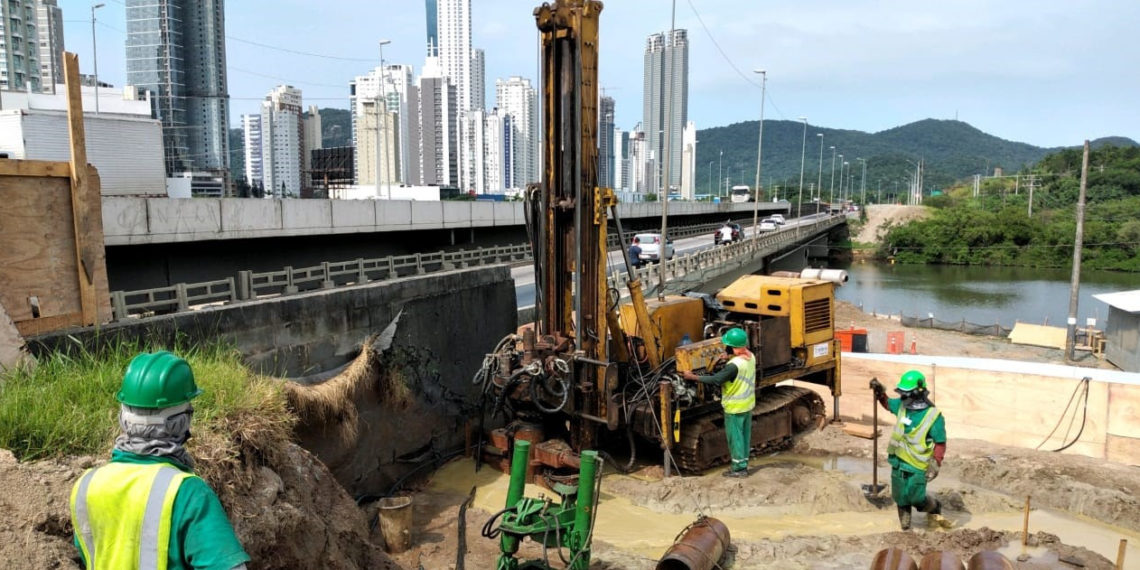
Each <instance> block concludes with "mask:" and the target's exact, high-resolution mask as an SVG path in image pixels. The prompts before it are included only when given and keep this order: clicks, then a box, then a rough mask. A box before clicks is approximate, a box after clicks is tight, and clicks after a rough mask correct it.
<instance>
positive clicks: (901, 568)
mask: <svg viewBox="0 0 1140 570" xmlns="http://www.w3.org/2000/svg"><path fill="white" fill-rule="evenodd" d="M871 570H918V564H915V563H914V559H913V558H911V557H910V555H909V554H907V553H906V552H904V551H903V550H902V549H901V548H894V547H892V548H884V549H883V550H880V551H879V552H878V553H877V554H875V558H873V559H872V560H871Z"/></svg>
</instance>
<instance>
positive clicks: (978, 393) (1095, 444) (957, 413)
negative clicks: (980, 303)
mask: <svg viewBox="0 0 1140 570" xmlns="http://www.w3.org/2000/svg"><path fill="white" fill-rule="evenodd" d="M910 369H917V370H920V371H921V372H922V373H923V374H925V375H926V378H927V380H928V382H929V383H930V385H931V387H932V393H933V400H934V402H935V403H936V404H937V406H938V408H939V409H940V410H942V413H943V414H945V416H946V429H947V431H948V435H949V437H950V438H951V439H980V440H984V441H989V442H992V443H997V444H1001V445H1009V446H1014V447H1022V448H1027V449H1034V448H1036V447H1037V446H1038V445H1041V444H1042V442H1043V441H1044V440H1045V439H1046V436H1048V435H1049V432H1050V431H1052V430H1053V427H1054V426H1055V425H1057V422H1058V421H1060V420H1061V418H1062V414H1064V412H1065V407H1066V405H1067V404H1068V402H1069V398H1070V397H1071V396H1072V394H1073V391H1074V389H1075V388H1077V385H1078V382H1079V381H1080V378H1082V377H1083V376H1086V375H1087V376H1090V377H1092V378H1093V380H1092V382H1090V384H1089V393H1088V408H1087V421H1086V423H1085V427H1084V431H1083V432H1082V433H1081V437H1080V439H1079V440H1078V441H1077V442H1076V443H1075V444H1074V445H1073V446H1072V447H1069V448H1068V449H1066V450H1065V451H1064V453H1073V454H1079V455H1086V456H1089V457H1095V458H1098V459H1107V460H1109V461H1115V462H1117V463H1123V464H1126V465H1140V375H1137V374H1126V373H1121V372H1116V371H1109V370H1100V369H1091V368H1077V367H1071V366H1060V365H1040V364H1037V363H1030V362H1011V361H1001V360H994V359H981V358H950V357H937V356H922V355H915V356H910V355H903V356H893V355H883V354H858V355H853V354H849V353H844V355H843V395H842V397H841V398H840V404H839V409H840V413H841V415H842V416H843V417H845V418H848V419H855V420H857V421H864V422H867V423H870V421H871V391H870V389H869V388H868V387H867V383H868V381H869V380H870V378H871V377H872V376H873V375H877V376H878V378H879V380H880V381H882V382H883V384H886V385H888V386H893V385H894V383H895V381H897V379H898V378H899V377H900V376H901V375H902V373H903V372H905V371H907V370H910ZM813 389H814V388H813ZM821 395H824V401H825V402H826V403H827V406H828V415H829V417H830V414H831V401H832V400H831V398H830V397H829V395H826V394H824V393H823V392H821ZM1082 408H1083V406H1082V407H1081V408H1077V409H1076V414H1077V415H1076V421H1075V422H1074V425H1073V426H1072V431H1071V433H1070V437H1072V436H1075V435H1076V433H1077V430H1078V429H1079V427H1080V422H1081V411H1082ZM1073 412H1074V410H1073V409H1072V408H1070V409H1069V412H1068V413H1067V414H1064V421H1063V422H1062V425H1061V428H1060V429H1058V430H1057V433H1056V434H1055V435H1053V437H1052V438H1050V439H1049V440H1048V441H1046V442H1045V443H1044V445H1041V449H1056V448H1059V447H1061V446H1062V445H1063V444H1064V443H1067V442H1068V441H1067V440H1064V441H1063V438H1064V437H1065V433H1066V428H1067V427H1068V426H1069V420H1070V418H1071V417H1072V414H1073ZM884 416H885V417H884ZM879 421H880V422H881V423H884V424H887V425H893V424H894V418H893V417H890V414H884V413H882V411H881V410H880V414H879ZM947 453H948V455H949V456H951V457H952V456H953V454H954V450H953V449H952V448H951V449H949V450H948V451H947Z"/></svg>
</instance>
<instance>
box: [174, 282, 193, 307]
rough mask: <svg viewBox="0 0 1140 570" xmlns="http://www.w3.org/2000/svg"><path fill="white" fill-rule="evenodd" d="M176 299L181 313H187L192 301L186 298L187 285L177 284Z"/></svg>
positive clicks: (175, 287) (175, 288)
mask: <svg viewBox="0 0 1140 570" xmlns="http://www.w3.org/2000/svg"><path fill="white" fill-rule="evenodd" d="M174 299H175V301H177V302H178V310H179V311H185V310H187V309H189V308H190V301H189V299H187V298H186V284H185V283H176V284H175V285H174Z"/></svg>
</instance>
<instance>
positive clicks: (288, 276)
mask: <svg viewBox="0 0 1140 570" xmlns="http://www.w3.org/2000/svg"><path fill="white" fill-rule="evenodd" d="M296 292H297V286H296V285H295V284H293V266H292V265H286V266H285V294H286V295H293V294H294V293H296Z"/></svg>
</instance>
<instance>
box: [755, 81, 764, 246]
mask: <svg viewBox="0 0 1140 570" xmlns="http://www.w3.org/2000/svg"><path fill="white" fill-rule="evenodd" d="M754 71H755V73H759V74H760V136H759V137H757V138H758V139H759V140H757V141H756V188H754V189H753V193H754V196H755V199H754V200H753V204H752V237H756V236H757V235H759V234H758V233H757V232H758V227H759V219H760V181H761V179H760V166H761V164H763V162H762V159H763V158H764V98H765V97H766V96H767V95H768V72H767V71H764V70H763V69H756V70H754Z"/></svg>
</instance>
